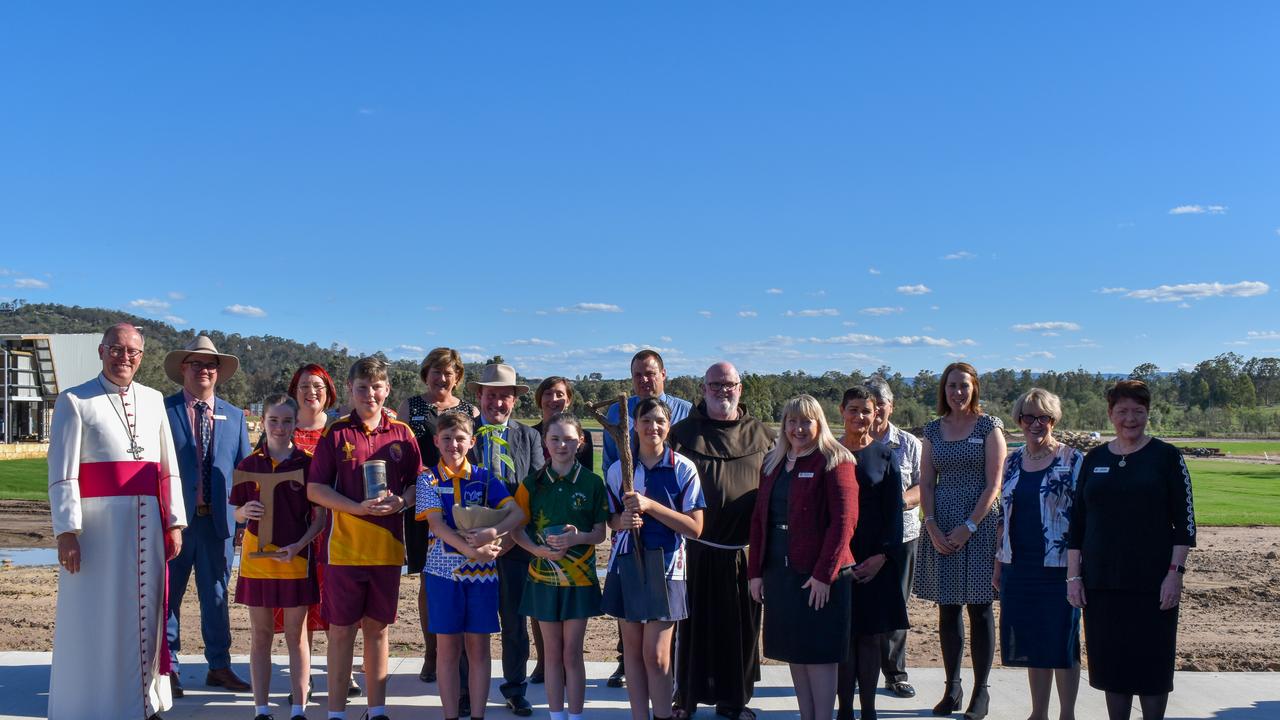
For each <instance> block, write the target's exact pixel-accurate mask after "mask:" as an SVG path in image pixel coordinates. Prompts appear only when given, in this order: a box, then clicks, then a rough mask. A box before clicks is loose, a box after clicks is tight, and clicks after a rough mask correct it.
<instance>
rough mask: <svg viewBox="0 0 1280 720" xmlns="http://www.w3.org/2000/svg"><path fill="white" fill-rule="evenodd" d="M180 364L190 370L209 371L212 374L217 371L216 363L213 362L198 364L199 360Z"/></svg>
mask: <svg viewBox="0 0 1280 720" xmlns="http://www.w3.org/2000/svg"><path fill="white" fill-rule="evenodd" d="M182 364H183V365H186V366H187V367H189V368H191V369H192V370H209V371H211V372H213V371H216V370H217V369H218V363H217V361H214V362H200V361H199V360H187V361H186V362H184V363H182Z"/></svg>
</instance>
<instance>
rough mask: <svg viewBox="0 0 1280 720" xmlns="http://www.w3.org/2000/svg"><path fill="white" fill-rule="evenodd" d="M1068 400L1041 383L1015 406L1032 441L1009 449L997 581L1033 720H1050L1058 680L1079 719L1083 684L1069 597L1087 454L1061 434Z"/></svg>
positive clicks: (1013, 662)
mask: <svg viewBox="0 0 1280 720" xmlns="http://www.w3.org/2000/svg"><path fill="white" fill-rule="evenodd" d="M1061 417H1062V404H1061V403H1060V402H1059V401H1058V397H1057V396H1056V395H1054V394H1053V393H1051V392H1048V391H1047V390H1042V389H1040V388H1033V389H1032V390H1030V391H1028V392H1026V393H1024V394H1023V395H1022V397H1019V398H1018V399H1017V400H1016V401H1015V402H1014V404H1013V419H1014V420H1015V421H1016V422H1017V423H1018V427H1020V428H1022V433H1023V435H1024V436H1025V437H1026V439H1027V444H1026V445H1024V446H1023V447H1020V448H1018V449H1016V450H1014V451H1013V452H1011V453H1009V459H1008V460H1007V461H1005V465H1004V484H1003V486H1002V489H1001V493H1000V505H1001V507H1002V516H1001V522H1000V532H999V538H1000V539H999V544H998V545H997V551H996V564H995V573H994V575H993V584H994V585H995V586H996V589H997V590H999V591H1000V657H1001V659H1002V661H1003V662H1004V664H1005V665H1010V666H1015V667H1025V668H1027V677H1028V680H1029V681H1030V683H1031V715H1030V716H1029V719H1030V720H1048V717H1049V691H1050V689H1051V688H1052V686H1053V682H1054V680H1055V679H1056V680H1057V683H1058V704H1059V706H1060V713H1059V717H1062V718H1072V717H1075V704H1076V690H1077V689H1078V688H1079V686H1080V611H1079V610H1077V609H1076V608H1073V607H1071V605H1070V604H1069V603H1068V602H1067V600H1066V597H1067V528H1068V525H1069V524H1070V522H1071V506H1072V502H1073V499H1074V497H1075V488H1076V478H1077V477H1079V474H1080V465H1081V463H1082V462H1083V461H1084V456H1083V455H1082V454H1081V453H1080V451H1079V450H1076V449H1074V448H1071V447H1068V446H1066V445H1063V444H1062V443H1060V442H1058V441H1057V440H1055V439H1054V438H1053V426H1054V425H1055V424H1056V423H1057V422H1058V420H1059V418H1061Z"/></svg>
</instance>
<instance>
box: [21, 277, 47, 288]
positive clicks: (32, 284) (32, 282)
mask: <svg viewBox="0 0 1280 720" xmlns="http://www.w3.org/2000/svg"><path fill="white" fill-rule="evenodd" d="M13 286H14V287H16V288H26V289H28V290H47V289H48V288H49V283H47V282H45V281H43V280H37V279H36V278H17V279H16V280H14V281H13Z"/></svg>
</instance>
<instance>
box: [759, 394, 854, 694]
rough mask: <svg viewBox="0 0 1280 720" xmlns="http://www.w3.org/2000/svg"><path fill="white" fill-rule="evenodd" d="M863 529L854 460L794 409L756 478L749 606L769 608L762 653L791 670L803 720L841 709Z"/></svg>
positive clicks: (804, 407) (815, 417)
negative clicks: (856, 534)
mask: <svg viewBox="0 0 1280 720" xmlns="http://www.w3.org/2000/svg"><path fill="white" fill-rule="evenodd" d="M857 524H858V481H857V479H856V477H855V474H854V459H853V455H852V454H850V452H849V451H848V450H846V449H845V448H844V446H842V445H841V444H840V442H839V441H838V440H836V438H835V436H833V435H832V434H831V430H830V428H828V426H827V419H826V417H825V415H824V413H823V411H822V406H821V405H819V404H818V401H817V400H815V399H814V398H813V397H811V396H809V395H800V396H798V397H795V398H792V399H791V400H788V401H787V404H786V405H785V406H784V407H783V408H782V433H781V434H780V435H779V436H778V442H777V444H775V445H774V447H773V449H772V450H771V451H769V454H768V455H767V456H765V460H764V468H763V470H762V471H761V473H760V492H759V494H758V495H756V507H755V513H754V514H753V515H752V517H751V551H750V553H749V554H748V556H747V558H748V559H747V577H748V578H750V580H749V581H748V589H749V590H750V592H751V597H752V598H754V599H755V600H756V602H759V603H763V604H764V654H765V656H766V657H769V658H772V659H774V660H781V661H784V662H787V663H789V664H790V666H791V680H792V683H793V684H794V685H795V689H796V699H797V701H798V702H799V705H800V718H801V720H827V719H828V718H830V717H831V714H832V712H833V711H834V710H835V701H836V669H837V666H838V664H839V663H840V662H842V661H844V660H845V657H846V655H847V653H848V650H849V632H850V627H849V624H850V618H851V617H852V606H851V603H852V597H853V592H852V587H853V575H852V573H851V572H850V568H851V566H852V565H853V563H854V558H853V555H852V553H851V552H850V551H849V541H850V540H851V539H852V538H853V531H854V528H855V527H856V526H857Z"/></svg>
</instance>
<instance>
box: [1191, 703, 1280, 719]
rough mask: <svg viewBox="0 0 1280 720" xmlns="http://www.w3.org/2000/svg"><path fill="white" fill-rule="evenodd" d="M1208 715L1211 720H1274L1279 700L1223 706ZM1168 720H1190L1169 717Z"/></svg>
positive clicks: (1278, 712)
mask: <svg viewBox="0 0 1280 720" xmlns="http://www.w3.org/2000/svg"><path fill="white" fill-rule="evenodd" d="M1209 717H1211V718H1213V720H1275V719H1276V718H1280V700H1263V701H1262V702H1256V703H1254V704H1252V705H1250V706H1249V707H1232V708H1223V709H1221V710H1219V711H1217V712H1215V713H1214V714H1213V715H1210V716H1209ZM1168 720H1190V719H1188V718H1176V717H1170V718H1169V719H1168Z"/></svg>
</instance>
